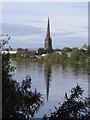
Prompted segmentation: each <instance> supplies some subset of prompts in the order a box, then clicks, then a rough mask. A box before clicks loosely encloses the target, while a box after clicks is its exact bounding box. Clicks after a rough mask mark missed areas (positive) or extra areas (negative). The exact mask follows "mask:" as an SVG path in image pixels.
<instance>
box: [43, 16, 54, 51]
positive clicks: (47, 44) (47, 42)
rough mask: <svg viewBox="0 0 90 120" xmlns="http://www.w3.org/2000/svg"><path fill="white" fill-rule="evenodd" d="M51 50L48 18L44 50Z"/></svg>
mask: <svg viewBox="0 0 90 120" xmlns="http://www.w3.org/2000/svg"><path fill="white" fill-rule="evenodd" d="M50 47H51V48H52V40H51V38H50V24H49V17H48V24H47V34H46V38H45V49H48V48H50Z"/></svg>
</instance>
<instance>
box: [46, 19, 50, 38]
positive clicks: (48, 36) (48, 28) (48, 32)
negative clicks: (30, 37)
mask: <svg viewBox="0 0 90 120" xmlns="http://www.w3.org/2000/svg"><path fill="white" fill-rule="evenodd" d="M47 38H48V39H49V38H50V24H49V17H48V25H47Z"/></svg>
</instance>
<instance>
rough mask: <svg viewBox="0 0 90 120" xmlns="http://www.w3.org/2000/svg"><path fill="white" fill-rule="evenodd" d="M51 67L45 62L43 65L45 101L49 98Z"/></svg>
mask: <svg viewBox="0 0 90 120" xmlns="http://www.w3.org/2000/svg"><path fill="white" fill-rule="evenodd" d="M51 67H52V65H51V64H50V63H48V62H45V64H44V74H45V81H46V97H47V101H48V98H49V87H50V81H51Z"/></svg>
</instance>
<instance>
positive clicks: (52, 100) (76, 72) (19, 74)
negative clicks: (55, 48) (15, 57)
mask: <svg viewBox="0 0 90 120" xmlns="http://www.w3.org/2000/svg"><path fill="white" fill-rule="evenodd" d="M12 65H14V66H16V70H15V75H14V76H13V77H14V79H16V80H17V81H18V82H19V83H20V84H21V82H22V80H23V79H24V78H25V77H26V76H27V75H30V76H31V79H32V84H31V89H32V90H35V88H36V89H37V91H38V92H41V94H42V95H43V97H44V105H43V106H42V107H40V109H39V111H38V112H37V114H35V117H37V118H41V117H43V115H45V114H47V115H49V113H50V109H51V110H52V111H54V110H55V108H54V106H57V107H58V105H59V104H58V103H59V102H61V103H62V102H63V100H64V94H65V92H67V93H68V94H69V93H70V90H71V89H72V88H73V87H75V86H76V85H77V84H78V85H80V86H81V87H82V89H84V96H88V71H87V68H86V67H85V66H80V65H65V64H64V65H62V64H60V65H54V64H49V63H38V62H16V61H12Z"/></svg>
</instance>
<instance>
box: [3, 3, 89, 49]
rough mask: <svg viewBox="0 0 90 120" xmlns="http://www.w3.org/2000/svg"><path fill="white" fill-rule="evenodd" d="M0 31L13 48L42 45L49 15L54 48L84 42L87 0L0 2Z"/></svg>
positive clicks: (85, 39) (38, 46)
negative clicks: (5, 35)
mask: <svg viewBox="0 0 90 120" xmlns="http://www.w3.org/2000/svg"><path fill="white" fill-rule="evenodd" d="M2 8H3V9H2V22H3V23H2V32H3V33H4V34H8V35H10V36H11V40H10V42H9V45H10V46H12V47H13V48H17V47H24V48H26V47H28V48H40V47H44V40H45V36H46V27H47V19H48V17H49V19H50V27H51V37H52V41H53V47H54V48H63V47H65V46H68V47H79V48H80V47H81V46H82V45H84V44H88V3H70V2H69V3H57V2H56V3H55V2H54V3H53V2H51V3H30V2H26V3H25V2H24V3H23V2H22V3H16V2H15V3H10V2H9V3H3V5H2Z"/></svg>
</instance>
